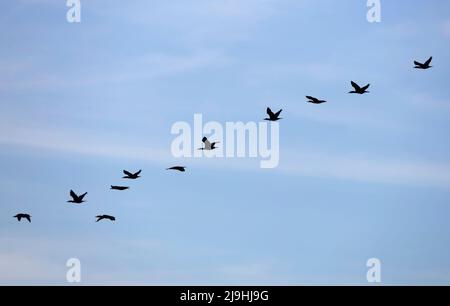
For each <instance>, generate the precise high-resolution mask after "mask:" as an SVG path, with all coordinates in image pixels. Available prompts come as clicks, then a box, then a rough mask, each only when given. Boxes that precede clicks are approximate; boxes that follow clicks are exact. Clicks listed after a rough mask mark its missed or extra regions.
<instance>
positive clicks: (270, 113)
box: [267, 107, 275, 118]
mask: <svg viewBox="0 0 450 306" xmlns="http://www.w3.org/2000/svg"><path fill="white" fill-rule="evenodd" d="M267 115H269V117H270V118H272V117H273V116H275V114H274V113H273V112H272V110H271V109H270V107H268V108H267Z"/></svg>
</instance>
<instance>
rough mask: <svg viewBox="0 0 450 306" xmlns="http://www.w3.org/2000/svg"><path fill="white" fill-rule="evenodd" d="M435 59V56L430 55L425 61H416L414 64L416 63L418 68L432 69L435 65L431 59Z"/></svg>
mask: <svg viewBox="0 0 450 306" xmlns="http://www.w3.org/2000/svg"><path fill="white" fill-rule="evenodd" d="M432 60H433V57H430V58H429V59H428V60H427V61H426V62H425V63H423V64H422V63H419V62H417V61H414V65H416V67H414V68H416V69H430V68H431V67H433V66H430V64H431V61H432Z"/></svg>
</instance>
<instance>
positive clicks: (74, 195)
mask: <svg viewBox="0 0 450 306" xmlns="http://www.w3.org/2000/svg"><path fill="white" fill-rule="evenodd" d="M70 196H71V197H72V198H73V199H74V200H76V199H78V196H77V194H76V193H75V192H73V190H70Z"/></svg>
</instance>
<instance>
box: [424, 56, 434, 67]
mask: <svg viewBox="0 0 450 306" xmlns="http://www.w3.org/2000/svg"><path fill="white" fill-rule="evenodd" d="M432 60H433V57H430V58H429V59H428V60H427V61H426V62H425V65H426V66H429V65H430V64H431V61H432Z"/></svg>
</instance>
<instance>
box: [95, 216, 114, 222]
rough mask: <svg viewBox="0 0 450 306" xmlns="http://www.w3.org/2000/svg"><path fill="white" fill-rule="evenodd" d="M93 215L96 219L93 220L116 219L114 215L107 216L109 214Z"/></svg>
mask: <svg viewBox="0 0 450 306" xmlns="http://www.w3.org/2000/svg"><path fill="white" fill-rule="evenodd" d="M95 217H96V218H97V221H95V222H98V221H101V220H103V219H108V220H111V221H116V218H115V217H113V216H109V215H101V216H95Z"/></svg>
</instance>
